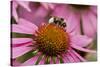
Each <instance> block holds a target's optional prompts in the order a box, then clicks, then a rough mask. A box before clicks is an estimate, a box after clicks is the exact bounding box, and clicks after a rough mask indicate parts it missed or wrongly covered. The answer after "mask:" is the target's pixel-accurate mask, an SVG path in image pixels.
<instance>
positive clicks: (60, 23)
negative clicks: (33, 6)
mask: <svg viewBox="0 0 100 67" xmlns="http://www.w3.org/2000/svg"><path fill="white" fill-rule="evenodd" d="M49 23H54V24H56V25H57V26H61V27H66V23H65V22H64V19H63V18H59V17H55V16H53V17H51V18H50V19H49Z"/></svg>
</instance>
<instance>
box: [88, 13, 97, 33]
mask: <svg viewBox="0 0 100 67" xmlns="http://www.w3.org/2000/svg"><path fill="white" fill-rule="evenodd" d="M87 16H88V19H89V20H90V23H91V26H92V27H93V28H94V32H97V17H96V16H95V15H94V14H93V13H92V12H91V11H90V12H88V13H87Z"/></svg>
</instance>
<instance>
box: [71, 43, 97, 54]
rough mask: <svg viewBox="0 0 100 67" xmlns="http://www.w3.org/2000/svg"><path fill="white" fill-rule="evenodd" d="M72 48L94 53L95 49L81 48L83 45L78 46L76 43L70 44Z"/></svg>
mask: <svg viewBox="0 0 100 67" xmlns="http://www.w3.org/2000/svg"><path fill="white" fill-rule="evenodd" d="M71 46H72V47H73V48H75V49H77V50H80V51H83V52H89V53H96V51H95V50H90V49H87V48H83V47H80V46H77V45H71Z"/></svg>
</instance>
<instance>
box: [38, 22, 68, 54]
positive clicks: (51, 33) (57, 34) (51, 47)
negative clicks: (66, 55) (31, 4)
mask: <svg viewBox="0 0 100 67" xmlns="http://www.w3.org/2000/svg"><path fill="white" fill-rule="evenodd" d="M38 31H39V32H38V33H37V34H38V35H37V37H36V41H37V47H38V48H39V50H40V51H41V52H43V53H44V54H47V55H50V56H54V55H58V54H61V53H63V52H65V51H66V50H67V49H68V46H69V37H68V33H66V32H65V31H64V29H63V28H61V27H58V26H56V25H55V24H48V25H44V26H42V27H40V28H39V30H38Z"/></svg>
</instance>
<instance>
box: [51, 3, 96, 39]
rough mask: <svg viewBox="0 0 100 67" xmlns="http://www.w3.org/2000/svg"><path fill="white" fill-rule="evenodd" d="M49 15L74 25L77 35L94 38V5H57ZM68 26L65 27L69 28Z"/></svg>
mask: <svg viewBox="0 0 100 67" xmlns="http://www.w3.org/2000/svg"><path fill="white" fill-rule="evenodd" d="M51 15H54V16H59V17H63V18H65V19H66V21H68V22H70V24H72V23H73V24H74V25H75V24H76V25H77V26H76V27H75V29H76V30H77V33H81V34H84V35H87V36H89V37H92V38H95V37H96V33H97V6H95V5H75V4H68V5H66V4H58V5H56V7H55V8H54V11H53V12H52V13H51ZM69 19H70V20H69ZM70 24H67V25H68V26H69V25H70Z"/></svg>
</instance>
